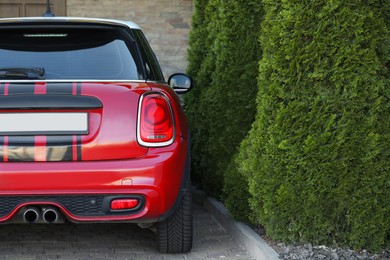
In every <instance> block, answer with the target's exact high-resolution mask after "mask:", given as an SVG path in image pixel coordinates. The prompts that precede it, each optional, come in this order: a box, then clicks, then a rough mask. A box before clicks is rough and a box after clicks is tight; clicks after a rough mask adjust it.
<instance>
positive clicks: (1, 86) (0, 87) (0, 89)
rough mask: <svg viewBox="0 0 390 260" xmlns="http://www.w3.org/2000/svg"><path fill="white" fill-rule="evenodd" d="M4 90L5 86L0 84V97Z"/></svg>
mask: <svg viewBox="0 0 390 260" xmlns="http://www.w3.org/2000/svg"><path fill="white" fill-rule="evenodd" d="M4 90H5V84H4V83H0V95H4Z"/></svg>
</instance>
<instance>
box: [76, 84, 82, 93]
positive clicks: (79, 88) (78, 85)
mask: <svg viewBox="0 0 390 260" xmlns="http://www.w3.org/2000/svg"><path fill="white" fill-rule="evenodd" d="M76 95H81V83H80V82H79V83H77V86H76Z"/></svg>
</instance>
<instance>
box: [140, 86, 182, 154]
mask: <svg viewBox="0 0 390 260" xmlns="http://www.w3.org/2000/svg"><path fill="white" fill-rule="evenodd" d="M137 135H138V136H137V137H138V142H139V143H140V144H141V145H144V146H150V147H157V146H166V145H170V144H172V143H173V139H174V122H173V114H172V109H171V106H170V103H169V101H168V99H167V98H166V97H165V96H164V95H162V94H157V93H152V94H145V95H143V96H142V97H141V101H140V107H139V115H138V130H137Z"/></svg>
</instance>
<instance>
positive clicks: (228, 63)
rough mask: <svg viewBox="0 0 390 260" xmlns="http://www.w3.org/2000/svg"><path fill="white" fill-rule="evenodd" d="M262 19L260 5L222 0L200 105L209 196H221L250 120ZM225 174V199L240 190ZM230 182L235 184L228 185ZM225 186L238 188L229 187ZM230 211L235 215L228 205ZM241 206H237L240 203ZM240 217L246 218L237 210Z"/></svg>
mask: <svg viewBox="0 0 390 260" xmlns="http://www.w3.org/2000/svg"><path fill="white" fill-rule="evenodd" d="M261 18H262V6H261V1H260V0H250V1H248V0H224V1H221V2H220V4H219V16H218V19H219V31H218V34H217V36H216V38H215V41H214V45H213V46H214V47H213V50H214V52H215V69H214V71H213V73H212V74H211V80H210V85H209V87H208V88H207V89H206V90H205V92H204V95H203V96H202V99H201V101H200V104H201V106H202V108H203V109H202V110H203V111H205V113H204V115H203V116H204V118H205V121H206V123H207V125H206V127H207V129H208V135H207V136H203V138H204V140H205V147H204V148H205V149H204V151H203V152H202V156H203V160H202V161H203V162H204V164H203V169H202V171H203V172H204V173H205V175H204V178H203V182H202V183H203V186H204V188H205V189H206V190H207V191H208V192H209V193H210V194H212V195H214V196H217V197H220V196H221V195H222V190H223V184H224V179H225V178H224V176H225V175H226V173H227V168H228V165H229V164H230V162H231V160H232V157H233V155H234V154H236V153H237V151H238V147H239V144H240V143H241V141H242V139H243V138H244V136H245V135H246V134H247V133H248V131H249V129H250V125H251V123H252V122H253V120H254V116H255V112H256V105H255V98H256V93H257V75H258V62H259V60H260V54H261V52H260V47H259V40H258V38H259V27H260V22H261ZM234 174H235V172H234V171H230V174H229V176H227V178H228V179H229V180H228V182H226V184H227V187H226V191H227V192H226V193H225V199H229V198H228V197H229V196H236V194H233V193H232V192H231V191H232V190H239V191H241V190H245V187H246V186H242V185H239V184H244V182H242V181H240V180H239V178H240V176H241V175H239V174H236V176H234ZM231 178H233V179H235V180H237V181H238V182H236V183H235V184H233V183H231V182H229V181H230V179H231ZM229 184H233V185H237V187H229ZM246 204H247V203H246ZM228 205H229V206H230V207H229V208H230V209H231V210H232V211H233V212H236V211H235V210H234V209H233V208H232V207H231V206H235V205H236V204H235V203H231V204H230V203H229V204H228ZM241 205H242V204H241ZM238 212H239V213H240V214H246V213H245V212H243V211H242V210H239V211H238Z"/></svg>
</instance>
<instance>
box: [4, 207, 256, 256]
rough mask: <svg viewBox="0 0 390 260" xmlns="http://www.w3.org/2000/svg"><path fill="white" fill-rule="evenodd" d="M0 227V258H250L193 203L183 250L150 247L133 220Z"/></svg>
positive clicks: (150, 237) (150, 236)
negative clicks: (189, 244) (190, 237)
mask: <svg viewBox="0 0 390 260" xmlns="http://www.w3.org/2000/svg"><path fill="white" fill-rule="evenodd" d="M0 232H2V236H0V260H2V259H7V260H8V259H18V260H35V259H94V260H97V259H128V260H130V259H135V260H137V259H149V260H152V259H156V260H164V259H169V260H171V259H172V260H175V259H177V260H179V259H191V260H197V259H199V260H201V259H202V260H205V259H226V260H240V259H245V260H248V259H251V258H250V257H249V255H248V254H247V252H246V250H245V249H244V248H243V247H242V246H241V245H239V244H237V242H236V241H235V239H234V238H233V237H232V236H231V235H230V234H229V232H227V231H226V229H225V228H224V227H223V226H221V224H220V223H218V221H217V220H216V219H215V218H214V217H213V216H212V215H211V214H210V213H208V212H207V211H206V210H205V209H204V208H202V207H201V206H199V205H197V204H194V242H193V248H192V250H191V252H190V253H188V254H177V255H164V254H160V253H159V252H157V250H156V248H155V246H156V244H155V237H154V233H153V232H152V231H151V230H149V229H141V228H139V227H138V226H137V225H135V224H88V225H84V224H82V225H81V224H80V225H76V224H60V225H23V224H21V225H4V226H2V227H1V229H0ZM4 234H6V235H4Z"/></svg>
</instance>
